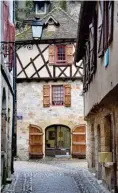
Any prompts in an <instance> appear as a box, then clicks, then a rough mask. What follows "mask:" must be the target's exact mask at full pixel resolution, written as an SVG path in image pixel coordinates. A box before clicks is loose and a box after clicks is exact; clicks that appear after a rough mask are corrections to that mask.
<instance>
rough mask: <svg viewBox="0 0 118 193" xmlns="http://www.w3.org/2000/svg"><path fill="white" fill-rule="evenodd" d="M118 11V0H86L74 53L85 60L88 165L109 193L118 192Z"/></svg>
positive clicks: (84, 84)
mask: <svg viewBox="0 0 118 193" xmlns="http://www.w3.org/2000/svg"><path fill="white" fill-rule="evenodd" d="M90 10H91V11H90ZM117 13H118V3H117V2H116V1H93V2H85V1H84V2H83V3H82V7H81V11H80V22H79V26H78V40H77V44H76V45H77V46H76V54H75V60H76V62H79V61H80V60H82V59H83V68H84V77H83V94H84V116H85V119H86V120H87V160H88V166H89V168H92V170H93V171H95V173H96V176H97V177H98V179H100V180H103V183H104V184H105V185H106V186H107V188H108V189H109V190H110V192H111V191H112V190H113V191H114V192H118V180H117V179H118V170H117V165H118V75H117V73H118V51H117V50H118V37H117V35H118V14H117ZM83 21H84V22H83Z"/></svg>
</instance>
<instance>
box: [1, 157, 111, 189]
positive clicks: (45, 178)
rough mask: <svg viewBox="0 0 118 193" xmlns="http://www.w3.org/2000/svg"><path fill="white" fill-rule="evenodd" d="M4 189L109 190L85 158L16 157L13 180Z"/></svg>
mask: <svg viewBox="0 0 118 193" xmlns="http://www.w3.org/2000/svg"><path fill="white" fill-rule="evenodd" d="M3 193H109V191H107V190H105V189H104V187H103V186H102V185H100V184H98V181H97V180H96V179H95V178H94V176H93V175H92V174H91V173H90V172H89V171H88V170H87V164H86V162H85V161H83V162H82V161H79V160H76V159H74V160H51V161H49V160H48V161H45V160H44V161H35V162H32V161H29V162H25V161H16V162H15V174H14V178H13V181H12V183H11V184H10V185H7V186H6V187H5V189H4V190H3Z"/></svg>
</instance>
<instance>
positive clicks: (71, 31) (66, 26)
mask: <svg viewBox="0 0 118 193" xmlns="http://www.w3.org/2000/svg"><path fill="white" fill-rule="evenodd" d="M50 18H51V19H52V20H53V21H54V23H59V25H57V26H56V30H55V31H51V32H49V31H48V29H47V27H46V26H45V28H44V30H43V33H42V39H43V40H45V39H46V40H47V39H69V38H74V39H75V38H76V36H77V23H76V22H75V21H74V20H73V19H72V18H71V16H70V15H69V14H68V13H66V12H65V11H64V10H62V9H61V8H60V7H56V8H54V9H53V10H52V11H51V12H49V13H48V14H47V15H45V16H44V17H43V18H42V19H41V21H42V22H43V23H48V22H49V20H50ZM16 40H21V41H22V40H32V32H31V27H30V28H28V30H26V31H25V32H22V33H21V34H18V35H17V36H16Z"/></svg>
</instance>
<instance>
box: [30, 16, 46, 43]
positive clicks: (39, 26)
mask: <svg viewBox="0 0 118 193" xmlns="http://www.w3.org/2000/svg"><path fill="white" fill-rule="evenodd" d="M43 26H44V24H43V23H42V22H41V21H40V19H39V18H35V20H33V21H32V24H31V27H32V37H33V39H36V40H37V39H41V36H42V31H43Z"/></svg>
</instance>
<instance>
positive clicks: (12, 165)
mask: <svg viewBox="0 0 118 193" xmlns="http://www.w3.org/2000/svg"><path fill="white" fill-rule="evenodd" d="M13 23H14V24H15V1H13ZM15 49H16V48H15ZM13 91H14V95H13V115H12V141H11V173H13V172H14V164H13V160H14V150H15V149H14V147H15V146H16V145H15V144H16V138H15V135H14V134H15V117H16V51H14V55H13ZM15 148H16V147H15Z"/></svg>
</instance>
